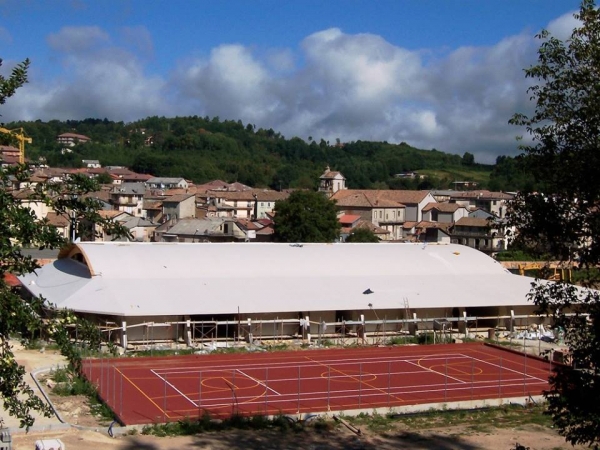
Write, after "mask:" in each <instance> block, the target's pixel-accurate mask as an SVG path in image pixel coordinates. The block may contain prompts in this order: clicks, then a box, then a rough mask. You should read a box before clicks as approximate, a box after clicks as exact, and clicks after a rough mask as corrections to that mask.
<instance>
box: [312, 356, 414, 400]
mask: <svg viewBox="0 0 600 450" xmlns="http://www.w3.org/2000/svg"><path fill="white" fill-rule="evenodd" d="M305 358H306V359H308V360H309V361H312V362H314V363H317V364H318V365H321V366H324V367H326V368H327V369H328V370H329V371H331V369H332V367H331V366H328V365H326V364H323V363H321V362H320V361H316V360H313V359H311V358H309V357H308V356H305ZM333 370H334V372H338V373H341V374H342V375H344V376H347V377H350V378H354V379H355V380H356V381H358V385H359V389H358V390H360V385H361V384H365V385H367V386H369V387H370V388H371V389H375V390H378V391H380V392H383V393H384V394H385V395H388V396H390V397H391V393H390V392H388V391H386V390H384V389H381V388H378V387H376V386H373V385H371V384H369V383H367V382H364V381H362V379H361V378H360V377H359V378H357V377H355V376H352V375H349V374H347V373H344V372H342V371H341V370H338V369H336V368H335V367H333ZM353 392H354V393H356V392H357V390H354V391H353ZM359 398H360V397H359ZM394 398H395V399H396V400H398V401H401V402H403V401H404V400H402V399H401V398H400V397H396V396H394Z"/></svg>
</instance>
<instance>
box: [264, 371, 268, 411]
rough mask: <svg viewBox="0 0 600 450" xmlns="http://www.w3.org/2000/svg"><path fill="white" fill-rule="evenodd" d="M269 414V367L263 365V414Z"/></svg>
mask: <svg viewBox="0 0 600 450" xmlns="http://www.w3.org/2000/svg"><path fill="white" fill-rule="evenodd" d="M268 415H269V367H268V366H267V367H265V416H268Z"/></svg>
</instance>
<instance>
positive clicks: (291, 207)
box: [274, 191, 341, 242]
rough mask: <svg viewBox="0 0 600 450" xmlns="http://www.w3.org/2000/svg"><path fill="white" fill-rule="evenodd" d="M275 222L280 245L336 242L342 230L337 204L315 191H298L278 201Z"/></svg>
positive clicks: (276, 236)
mask: <svg viewBox="0 0 600 450" xmlns="http://www.w3.org/2000/svg"><path fill="white" fill-rule="evenodd" d="M274 222H275V239H276V240H277V241H279V242H333V241H335V240H337V239H338V236H339V234H340V228H341V224H340V222H339V220H338V219H337V211H336V208H335V203H334V202H332V201H331V200H328V199H327V198H326V197H325V196H324V195H323V194H320V193H318V192H314V191H294V192H292V193H291V194H290V196H289V197H288V198H287V199H286V200H283V201H280V202H278V203H277V209H276V211H275V219H274Z"/></svg>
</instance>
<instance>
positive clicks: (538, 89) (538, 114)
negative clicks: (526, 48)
mask: <svg viewBox="0 0 600 450" xmlns="http://www.w3.org/2000/svg"><path fill="white" fill-rule="evenodd" d="M575 17H576V18H577V19H579V21H580V26H579V27H578V28H576V29H575V30H574V31H573V33H572V35H571V37H570V39H568V40H566V41H565V42H563V41H561V40H558V39H556V38H554V37H552V36H550V35H549V34H548V33H547V32H546V31H544V32H542V33H541V34H540V35H539V38H540V39H541V46H540V48H539V51H538V63H537V65H534V66H532V67H530V68H528V69H527V70H526V71H525V72H526V76H527V77H528V78H531V79H533V80H535V84H534V85H533V86H532V87H531V88H530V89H529V93H530V95H531V98H532V99H533V100H534V101H535V102H536V108H535V112H534V113H533V115H532V116H531V117H528V116H526V115H523V114H516V115H515V116H514V117H513V119H512V123H514V124H516V125H519V126H524V127H526V129H527V132H528V134H529V135H530V136H531V138H532V143H531V144H530V145H525V146H523V147H522V148H523V150H524V151H525V154H526V161H527V164H528V165H529V166H530V167H531V168H532V173H533V174H534V175H535V177H536V182H537V183H538V184H539V186H540V188H541V189H542V190H541V191H540V192H538V193H536V192H531V193H524V194H522V195H520V196H519V197H518V198H517V200H516V201H515V203H514V205H513V207H514V209H513V211H512V213H511V219H510V220H511V223H512V224H514V225H517V226H518V239H519V240H520V241H521V242H524V243H525V244H528V245H529V246H530V247H533V248H535V249H536V250H538V251H539V252H547V253H549V254H550V257H551V258H555V259H559V260H561V261H566V262H571V261H572V260H573V258H575V257H576V258H577V259H578V262H579V266H580V268H581V269H582V272H583V273H585V274H586V277H585V279H584V280H582V284H583V285H584V287H596V288H597V286H598V285H599V284H598V282H599V281H600V279H599V278H600V277H599V275H598V274H599V272H598V270H596V268H597V267H598V264H599V263H600V209H599V205H600V177H598V174H597V171H598V167H600V102H599V99H600V81H599V80H600V12H599V11H598V9H597V7H596V5H595V3H594V2H593V1H592V0H584V1H583V2H582V4H581V8H580V11H579V13H578V14H576V16H575ZM531 298H532V299H533V301H534V302H535V304H536V305H537V306H538V307H539V309H540V310H541V311H542V312H545V313H548V314H550V315H552V316H553V317H554V319H555V321H556V324H557V325H558V326H560V327H562V328H563V329H564V330H565V343H566V344H567V345H568V347H569V349H570V353H571V356H572V360H573V368H570V367H560V366H559V367H557V368H556V371H555V373H554V374H553V376H552V377H551V390H550V391H549V392H548V393H547V394H546V398H547V400H548V405H549V412H550V414H552V417H553V419H554V422H555V424H556V426H557V428H558V430H559V432H560V433H561V434H562V435H564V436H565V438H566V439H567V440H568V441H569V442H571V443H572V444H588V445H590V446H592V447H594V448H599V446H600V402H598V401H597V399H600V297H599V294H598V292H597V291H594V290H580V289H576V288H575V287H574V286H572V285H569V284H567V283H556V284H550V285H548V284H544V283H542V282H541V281H538V282H536V284H535V286H534V288H533V290H532V293H531ZM569 313H574V314H573V315H571V314H569Z"/></svg>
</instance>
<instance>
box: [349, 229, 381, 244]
mask: <svg viewBox="0 0 600 450" xmlns="http://www.w3.org/2000/svg"><path fill="white" fill-rule="evenodd" d="M346 242H354V243H357V242H379V238H378V237H377V236H376V235H375V233H373V232H372V231H371V230H369V229H368V228H364V227H359V228H356V229H354V230H352V233H350V235H349V236H348V238H347V239H346Z"/></svg>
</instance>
